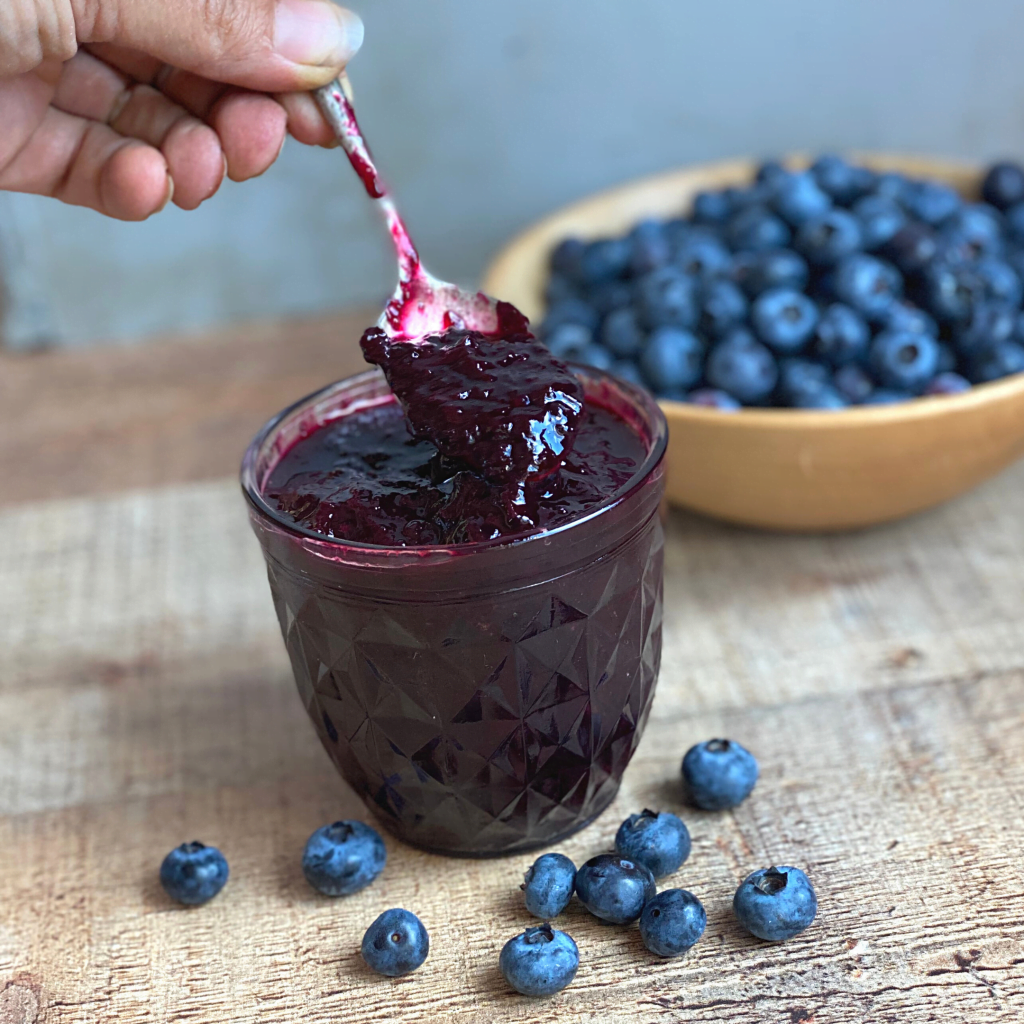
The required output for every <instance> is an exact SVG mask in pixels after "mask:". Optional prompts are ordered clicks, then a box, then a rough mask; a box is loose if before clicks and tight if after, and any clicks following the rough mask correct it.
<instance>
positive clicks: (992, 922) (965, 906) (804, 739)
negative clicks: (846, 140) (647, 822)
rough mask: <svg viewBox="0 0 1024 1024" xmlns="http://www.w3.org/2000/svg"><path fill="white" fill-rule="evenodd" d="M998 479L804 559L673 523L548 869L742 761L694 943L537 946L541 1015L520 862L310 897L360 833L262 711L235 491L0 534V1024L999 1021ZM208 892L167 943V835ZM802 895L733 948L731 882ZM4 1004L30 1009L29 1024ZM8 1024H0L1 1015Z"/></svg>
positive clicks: (1014, 484)
mask: <svg viewBox="0 0 1024 1024" xmlns="http://www.w3.org/2000/svg"><path fill="white" fill-rule="evenodd" d="M1022 493H1024V470H1022V469H1021V468H1018V469H1015V470H1013V471H1011V472H1010V473H1009V474H1007V475H1005V476H1004V477H1002V478H1001V479H1000V480H997V481H994V482H993V483H992V484H990V485H989V486H988V487H986V488H984V489H982V490H981V491H979V492H978V493H977V494H975V495H973V496H971V497H969V498H967V499H965V500H963V501H961V502H959V503H957V504H956V505H953V506H950V507H948V508H946V509H944V510H940V511H938V512H936V513H933V514H931V515H928V516H924V517H920V518H919V519H918V520H916V521H914V522H909V523H905V524H902V525H897V526H893V527H888V528H886V529H883V530H879V531H875V532H873V533H871V534H863V535H859V536H857V535H854V536H846V537H832V538H828V539H815V538H786V537H765V536H759V535H755V534H751V533H746V532H743V531H738V530H732V529H729V528H725V527H721V526H717V525H715V524H711V523H706V522H702V521H700V520H697V519H695V518H691V517H686V516H681V515H675V516H673V518H672V521H671V524H670V530H669V543H668V548H667V568H668V586H667V615H666V657H665V663H664V670H663V675H662V680H661V683H660V685H659V693H658V697H657V700H656V703H655V709H654V713H653V715H652V718H651V722H650V725H649V728H648V733H647V735H646V737H645V739H644V741H643V743H642V745H641V748H640V751H639V753H638V755H637V758H636V760H635V761H634V764H633V765H632V766H631V768H630V770H629V772H628V773H627V778H626V782H625V784H624V787H623V791H622V794H621V795H620V797H619V799H618V800H617V801H616V803H615V805H614V806H613V808H612V809H611V810H610V811H609V812H608V813H607V814H606V815H605V816H604V818H602V819H601V820H600V821H599V822H597V823H596V824H595V825H594V826H593V827H592V828H590V829H588V830H586V831H585V832H584V833H582V834H581V835H579V836H577V837H574V838H573V839H572V840H570V841H569V842H567V843H566V844H564V845H563V849H565V851H566V852H567V853H569V854H570V856H573V857H575V858H577V859H583V858H585V857H586V856H589V855H590V854H592V853H594V852H599V851H600V850H601V849H603V848H606V847H607V846H608V845H609V844H610V841H611V837H612V835H613V834H614V830H615V827H616V826H617V823H618V821H619V820H620V819H621V818H622V817H623V816H624V815H625V814H627V813H629V812H630V811H631V810H634V809H638V808H639V807H642V806H645V805H646V806H651V805H654V806H659V807H666V808H673V809H678V808H679V806H680V803H679V798H680V794H679V789H678V779H677V772H678V758H679V756H680V755H681V753H682V751H683V750H684V749H685V747H686V746H687V745H688V744H689V743H691V742H693V741H694V740H696V739H698V738H703V737H706V736H708V735H711V734H727V735H733V736H736V737H737V738H738V739H741V740H743V741H744V742H747V743H748V744H749V745H750V746H751V747H752V748H753V749H755V750H756V751H757V753H758V754H759V755H760V757H761V759H762V764H763V767H764V776H763V780H762V782H761V783H760V784H759V787H758V789H757V791H756V793H755V796H754V797H753V798H752V799H751V800H750V801H748V803H747V804H745V805H744V806H743V807H741V808H740V809H738V810H737V811H736V812H735V813H732V814H726V815H708V814H699V813H695V812H689V811H687V812H685V816H686V818H687V820H688V821H689V822H690V824H691V827H692V830H693V833H694V840H695V846H694V854H693V856H692V859H691V861H690V862H688V863H687V864H686V865H685V866H684V868H683V869H682V871H681V872H680V873H679V875H678V876H677V878H676V879H673V880H672V883H671V884H681V885H683V886H685V887H688V888H692V889H693V890H694V891H695V892H696V893H697V894H698V895H699V896H700V897H701V898H702V899H704V900H705V903H706V905H707V908H708V912H709V927H708V932H707V934H706V936H705V938H704V939H703V940H702V942H701V943H700V944H699V945H698V947H696V948H695V949H694V950H693V951H691V953H690V954H689V955H688V956H687V957H685V958H683V959H682V960H679V961H672V962H662V961H653V960H652V959H651V958H649V957H648V956H647V955H646V954H645V953H644V951H643V949H642V947H641V946H640V943H639V939H638V937H637V934H636V930H635V928H634V929H615V928H609V927H605V926H601V925H598V924H597V923H596V922H595V921H594V920H593V919H591V918H589V917H588V916H587V915H586V914H585V913H583V912H581V911H580V910H578V909H574V910H572V911H570V912H569V913H568V914H567V915H566V918H565V923H566V927H567V928H568V930H569V931H570V932H571V933H572V934H573V935H574V937H575V938H576V939H577V941H578V942H579V943H580V947H581V950H582V952H583V965H582V967H581V969H580V974H579V976H578V978H577V981H576V982H575V983H574V984H573V986H572V987H571V988H570V989H569V990H568V991H567V992H566V993H563V994H562V995H560V996H558V997H555V998H554V999H552V1000H550V1001H544V1002H540V1003H526V1002H525V1001H523V1000H521V999H518V998H517V997H514V996H512V995H510V994H509V993H508V992H507V991H506V990H505V987H504V985H503V984H502V982H501V980H500V977H499V976H498V975H497V972H496V967H495V964H496V958H497V952H498V950H499V948H500V945H501V943H502V942H503V941H504V939H505V938H507V937H508V936H510V935H512V934H514V933H515V932H516V931H517V930H520V929H521V928H522V927H523V926H524V925H525V924H526V923H527V922H526V918H525V915H524V913H523V911H522V909H521V905H520V894H519V893H518V891H517V889H516V884H517V882H518V878H519V874H520V872H521V871H522V869H523V867H524V866H525V864H526V863H527V862H528V861H529V859H530V858H529V857H518V858H513V859H511V860H503V861H491V862H483V863H474V862H463V861H451V860H446V859H443V858H437V857H431V856H427V855H424V854H420V853H417V852H415V851H412V850H410V849H407V848H404V847H402V846H400V845H398V844H396V843H393V842H391V841H390V840H389V853H390V857H391V862H390V866H389V868H388V870H387V871H386V872H385V875H384V876H383V877H382V878H381V879H380V880H379V882H378V883H377V884H375V885H374V886H372V887H371V888H370V889H368V890H366V891H364V892H363V893H360V894H358V895H357V896H354V897H351V898H350V899H347V900H341V901H330V900H326V899H324V898H321V897H318V896H316V894H314V893H313V892H312V891H311V890H309V888H308V886H307V885H306V883H305V881H304V880H303V879H302V877H301V873H300V872H299V870H298V856H299V852H300V850H301V847H302V843H303V841H304V840H305V838H306V836H307V835H308V833H309V832H310V831H311V830H312V829H313V828H314V827H316V826H317V825H318V824H321V823H322V822H324V821H326V820H329V819H331V818H333V817H336V816H340V815H357V814H361V813H362V812H361V807H360V806H359V804H358V802H357V801H356V800H355V799H354V798H353V796H352V795H351V793H350V792H349V791H348V790H347V788H346V787H345V786H344V784H343V783H342V782H341V781H340V780H339V779H338V778H337V776H336V775H335V773H334V771H333V769H332V768H331V766H330V764H329V763H328V761H327V759H326V757H325V755H324V754H323V753H322V751H321V750H320V748H319V745H318V743H317V741H316V739H315V737H314V736H313V733H312V730H311V729H310V727H309V725H308V723H307V722H306V721H305V719H304V713H303V711H302V708H301V705H300V703H299V701H298V700H297V699H296V698H295V696H294V693H293V684H292V682H291V680H290V676H289V672H288V668H287V663H286V660H285V658H284V654H283V651H282V648H281V644H280V639H279V636H278V635H277V632H276V628H277V627H276V624H275V622H274V619H273V615H272V612H271V608H270V601H269V596H268V593H267V589H266V583H265V581H264V579H263V574H262V567H261V565H260V562H259V553H258V550H257V548H256V545H255V542H254V541H253V540H252V539H251V538H250V537H249V536H248V533H247V526H246V524H245V521H244V511H243V507H242V502H241V499H240V496H239V495H238V493H237V490H236V485H235V484H234V482H233V481H217V482H210V483H199V484H192V485H188V486H181V487H174V488H166V489H162V490H156V491H148V492H138V493H131V494H123V495H119V496H115V497H107V498H82V499H77V500H72V501H60V502H38V503H28V504H21V505H16V506H12V507H8V508H6V509H3V510H0V651H3V657H2V662H0V812H2V813H3V814H4V817H3V819H2V821H0V850H2V851H3V856H2V857H0V989H2V988H3V986H4V985H5V984H7V983H8V982H10V983H11V987H9V988H8V989H7V990H6V991H5V992H3V994H0V1022H2V1024H8V1019H10V1020H12V1021H18V1022H19V1024H21V1021H23V1020H27V1021H31V1020H33V1018H32V1016H30V1015H29V1014H30V1013H36V1011H35V1010H33V1009H32V1007H33V1006H36V1005H38V1007H39V1010H38V1013H37V1014H36V1017H37V1019H39V1020H45V1021H46V1022H47V1024H79V1022H86V1021H88V1022H90V1024H91V1022H107V1021H111V1022H112V1021H118V1022H124V1024H136V1022H147V1024H148V1022H159V1024H163V1022H165V1021H185V1020H189V1021H198V1022H214V1021H216V1022H221V1021H224V1022H239V1024H241V1022H246V1024H249V1022H257V1021H258V1022H282V1024H284V1022H288V1024H291V1022H293V1021H295V1020H298V1019H303V1020H309V1021H311V1022H318V1021H325V1022H326V1021H351V1022H364V1021H367V1022H372V1021H378V1020H379V1021H384V1020H393V1019H401V1020H403V1021H410V1022H415V1021H431V1022H438V1021H446V1022H447V1021H451V1022H459V1024H462V1022H464V1021H467V1022H468V1021H478V1020H482V1019H486V1020H491V1021H494V1022H501V1021H524V1020H530V1021H555V1020H558V1021H569V1022H577V1021H579V1022H582V1021H595V1020H600V1021H609V1022H619V1021H621V1022H627V1021H628V1022H638V1021H642V1022H644V1024H647V1022H652V1021H673V1022H674V1021H683V1020H693V1021H712V1020H716V1021H718V1020H721V1021H730V1022H743V1024H747V1022H751V1024H752V1022H761V1021H764V1022H767V1021H772V1022H774V1021H805V1022H811V1021H817V1022H819V1024H822V1022H824V1021H828V1022H838V1024H846V1022H850V1024H853V1022H857V1024H862V1022H864V1021H872V1022H875V1021H897V1020H898V1021H900V1024H906V1022H909V1024H917V1022H921V1024H923V1022H925V1021H929V1020H937V1021H942V1022H947V1021H949V1022H965V1024H966V1022H970V1024H988V1022H992V1024H998V1022H1002V1021H1018V1020H1020V1019H1021V1016H1022V1013H1024V914H1022V913H1021V910H1020V907H1021V900H1022V898H1024V866H1022V863H1021V859H1020V850H1021V849H1022V847H1024V796H1022V794H1024V728H1022V726H1024V718H1022V711H1021V708H1022V706H1024V704H1022V702H1024V636H1022V632H1024V631H1022V630H1021V629H1020V628H1019V615H1020V609H1021V608H1022V607H1024V593H1022V591H1024V531H1022V529H1021V527H1020V525H1019V521H1018V518H1017V516H1016V512H1015V510H1016V509H1017V508H1019V507H1020V496H1021V494H1022ZM193 837H197V838H202V839H204V840H205V841H208V842H215V843H217V844H219V845H221V846H222V847H223V848H224V850H225V852H226V853H227V855H228V857H229V859H230V861H231V866H232V879H231V881H230V882H229V885H228V888H227V889H226V890H225V892H224V893H223V894H222V895H221V896H220V897H219V898H218V899H217V900H216V901H214V903H212V904H211V905H209V906H208V907H206V908H203V909H201V910H196V911H184V910H179V909H177V908H174V907H172V906H171V905H170V904H169V903H168V902H167V901H166V900H165V899H164V897H163V896H162V894H161V893H160V890H159V887H158V886H157V884H156V877H155V872H156V867H157V865H158V863H159V860H160V858H161V857H162V855H163V853H164V852H165V851H166V850H167V849H168V848H169V847H170V846H172V845H173V844H175V843H177V842H180V841H181V840H182V839H186V838H193ZM770 861H776V862H783V863H785V862H788V863H795V864H798V865H802V866H805V867H807V869H808V870H809V872H810V873H811V875H812V877H813V879H814V881H815V883H816V885H817V887H818V891H819V895H820V897H821V907H822V910H821V918H820V922H819V923H818V924H816V925H815V927H814V928H813V929H811V930H810V931H809V932H808V933H806V934H805V935H804V936H801V937H800V938H798V939H796V940H794V941H793V942H791V943H788V944H786V945H784V946H766V945H763V944H761V943H758V942H756V941H754V940H751V939H749V938H745V937H744V936H743V935H742V933H741V932H740V931H739V929H738V928H737V927H736V925H735V924H734V922H733V921H732V919H731V915H730V911H729V901H730V899H731V893H732V891H733V889H734V887H735V885H736V884H737V882H738V881H739V880H740V879H741V878H742V877H743V876H744V874H745V873H746V872H747V871H749V870H751V869H753V868H754V867H757V866H760V865H762V864H765V863H768V862H770ZM393 905H399V906H408V907H409V908H410V909H414V910H416V911H417V912H418V913H421V915H422V916H423V918H424V920H425V921H426V923H427V924H428V927H429V928H430V929H431V933H432V940H433V946H432V954H431V958H430V960H429V961H428V963H427V965H426V966H425V967H424V968H423V969H422V970H421V971H420V972H418V973H417V974H416V975H414V976H412V977H410V978H407V979H401V980H398V981H394V982H392V981H383V980H380V979H378V978H375V977H372V976H370V975H369V973H368V972H367V971H366V970H365V969H364V968H363V967H362V966H361V962H360V959H359V955H358V941H359V937H360V936H361V933H362V930H363V928H364V927H365V926H366V925H367V924H368V923H369V921H370V920H371V919H372V918H373V917H374V916H375V915H376V914H377V913H378V912H379V911H380V910H382V909H384V908H385V907H387V906H393ZM26 1008H27V1009H26ZM5 1014H6V1018H5Z"/></svg>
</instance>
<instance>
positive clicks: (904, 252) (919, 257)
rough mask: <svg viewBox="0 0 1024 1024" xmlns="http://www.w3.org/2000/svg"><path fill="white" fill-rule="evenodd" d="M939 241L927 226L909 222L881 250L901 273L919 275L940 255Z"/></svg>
mask: <svg viewBox="0 0 1024 1024" xmlns="http://www.w3.org/2000/svg"><path fill="white" fill-rule="evenodd" d="M939 248H940V246H939V239H938V237H937V236H936V234H935V232H934V231H933V230H932V229H931V228H930V227H928V225H927V224H920V223H918V222H917V221H909V222H908V223H906V224H904V225H903V227H901V228H900V229H899V231H897V232H896V234H894V235H893V236H892V238H890V239H889V241H888V242H886V243H885V244H884V245H883V246H882V247H881V249H880V250H879V251H880V252H881V254H882V255H883V256H884V257H885V258H886V259H887V260H889V261H890V262H892V263H893V264H894V265H895V266H896V267H897V269H899V270H900V272H901V273H903V274H906V275H907V276H910V275H912V274H918V273H920V272H921V271H922V270H924V268H925V267H927V266H928V264H929V263H931V262H932V260H934V259H935V258H936V256H938V254H939Z"/></svg>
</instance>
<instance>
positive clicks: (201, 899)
mask: <svg viewBox="0 0 1024 1024" xmlns="http://www.w3.org/2000/svg"><path fill="white" fill-rule="evenodd" d="M227 880H228V862H227V861H226V860H225V859H224V854H223V853H221V852H220V850H218V849H217V848H216V847H214V846H204V845H203V844H202V843H196V842H192V843H182V844H181V846H176V847H175V848H174V849H173V850H171V852H170V853H169V854H167V856H166V857H164V860H163V863H162V864H161V865H160V884H161V885H162V886H163V887H164V892H165V893H167V895H168V896H170V897H171V899H172V900H177V901H178V902H179V903H184V904H185V905H186V906H190V907H198V906H199V905H200V904H203V903H206V902H207V901H208V900H212V899H213V897H214V896H216V895H217V893H219V892H220V891H221V889H223V888H224V883H225V882H226V881H227Z"/></svg>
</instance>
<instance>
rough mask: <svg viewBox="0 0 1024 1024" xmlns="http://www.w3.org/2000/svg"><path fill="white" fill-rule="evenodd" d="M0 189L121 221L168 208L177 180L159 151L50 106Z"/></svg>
mask: <svg viewBox="0 0 1024 1024" xmlns="http://www.w3.org/2000/svg"><path fill="white" fill-rule="evenodd" d="M0 187H3V188H8V189H11V190H12V191H16V192H35V193H37V194H40V195H48V196H53V197H54V198H56V199H61V200H63V201H64V202H66V203H72V204H74V205H76V206H88V207H91V208H92V209H94V210H98V211H99V212H100V213H104V214H106V215H107V216H109V217H116V218H118V219H119V220H145V218H146V217H149V216H150V215H151V214H154V213H156V212H157V211H159V210H161V209H163V207H164V206H165V205H166V203H167V201H168V200H169V199H170V197H171V195H172V193H173V190H174V183H173V180H172V178H171V177H170V175H169V174H168V172H167V163H166V161H165V160H164V157H163V155H162V154H161V153H160V152H159V150H156V149H154V148H153V147H152V146H148V145H146V144H145V143H143V142H140V141H138V140H136V139H126V138H124V137H123V136H122V135H119V134H118V133H117V132H115V131H114V130H113V128H111V127H110V126H109V125H105V124H99V123H98V122H96V121H87V120H84V119H83V118H80V117H75V116H73V115H71V114H66V113H65V112H64V111H62V110H57V109H56V108H55V107H50V108H49V109H48V110H47V111H46V113H45V115H44V116H43V119H42V122H41V123H40V124H39V127H38V128H37V129H36V130H35V132H34V133H33V134H32V136H31V138H30V139H29V140H28V141H27V142H26V143H25V145H24V146H23V147H22V148H21V149H20V151H19V152H18V153H17V155H16V156H15V157H14V159H13V160H12V161H11V162H10V163H9V164H8V165H7V167H6V168H5V169H4V170H3V172H2V174H0Z"/></svg>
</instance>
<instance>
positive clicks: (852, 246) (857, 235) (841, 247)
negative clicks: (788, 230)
mask: <svg viewBox="0 0 1024 1024" xmlns="http://www.w3.org/2000/svg"><path fill="white" fill-rule="evenodd" d="M863 243H864V240H863V237H862V232H861V226H860V221H859V220H858V219H857V218H856V217H855V216H854V215H853V214H852V213H850V211H849V210H841V209H833V210H828V211H826V212H825V213H823V214H821V215H820V216H818V217H812V218H811V219H810V220H806V221H804V223H803V224H801V225H800V230H799V231H798V232H797V234H796V242H795V244H796V247H797V249H799V250H800V252H802V253H803V254H804V256H806V257H807V259H808V261H809V262H810V263H812V264H814V265H815V266H817V267H832V266H835V264H836V263H838V262H839V261H840V260H841V259H842V258H843V257H844V256H849V255H850V253H852V252H856V251H857V250H858V249H860V248H861V246H862V245H863Z"/></svg>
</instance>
